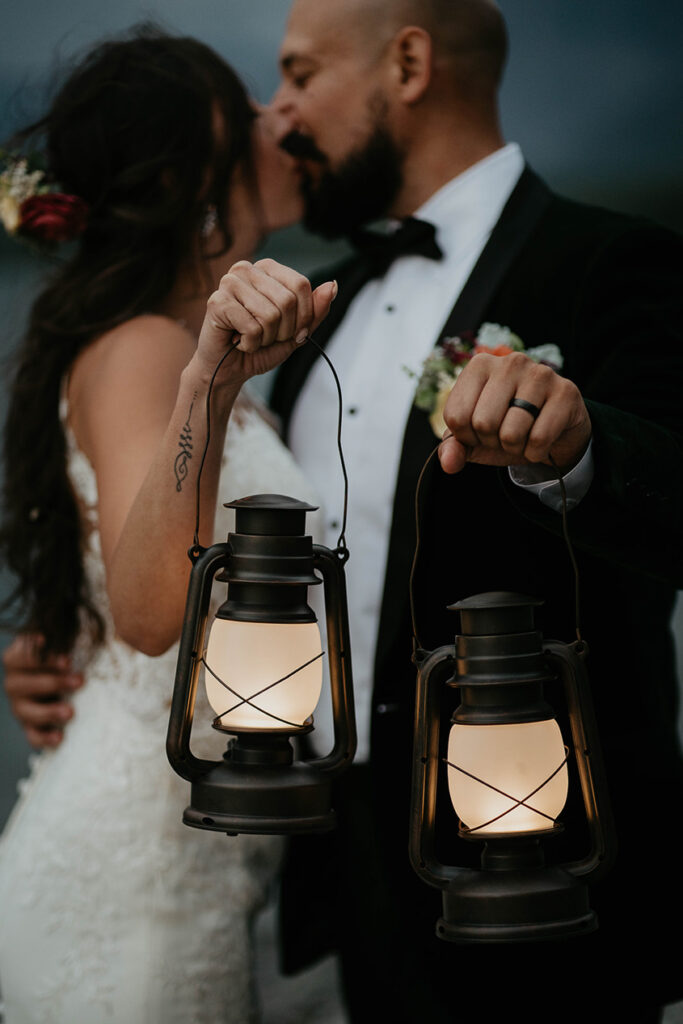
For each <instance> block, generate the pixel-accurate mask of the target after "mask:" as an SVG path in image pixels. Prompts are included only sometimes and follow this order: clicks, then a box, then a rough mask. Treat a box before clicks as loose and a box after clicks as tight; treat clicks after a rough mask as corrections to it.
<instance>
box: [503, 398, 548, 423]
mask: <svg viewBox="0 0 683 1024" xmlns="http://www.w3.org/2000/svg"><path fill="white" fill-rule="evenodd" d="M509 408H510V409H524V412H528V413H529V415H530V416H533V418H534V419H538V417H539V416H540V413H541V410H540V409H539V408H538V406H537V405H534V404H533V402H527V401H526V399H524V398H511V399H510V405H509Z"/></svg>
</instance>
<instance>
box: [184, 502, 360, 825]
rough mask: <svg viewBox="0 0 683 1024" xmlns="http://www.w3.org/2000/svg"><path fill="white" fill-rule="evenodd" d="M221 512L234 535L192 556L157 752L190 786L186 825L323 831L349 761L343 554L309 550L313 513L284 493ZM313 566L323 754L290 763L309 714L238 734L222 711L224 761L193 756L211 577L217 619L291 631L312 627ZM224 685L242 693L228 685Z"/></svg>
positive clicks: (351, 723)
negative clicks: (322, 635) (325, 716)
mask: <svg viewBox="0 0 683 1024" xmlns="http://www.w3.org/2000/svg"><path fill="white" fill-rule="evenodd" d="M226 507H229V508H234V509H235V510H236V528H235V531H234V532H233V533H230V534H229V536H228V540H227V542H226V543H222V544H214V545H213V546H212V547H210V548H207V549H199V550H198V551H197V552H196V556H195V558H194V564H193V567H192V571H191V574H190V581H189V587H188V596H187V604H186V611H185V618H184V622H183V629H182V634H181V638H180V650H179V655H178V663H177V670H176V679H175V686H174V692H173V701H172V706H171V715H170V720H169V727H168V736H167V744H166V749H167V754H168V758H169V761H170V763H171V766H172V768H173V769H174V771H175V772H177V774H179V775H180V776H181V777H182V778H184V779H186V780H187V781H189V782H190V783H191V801H190V805H189V806H188V807H187V808H186V810H185V813H184V815H183V821H184V822H185V824H187V825H190V826H192V827H195V828H202V829H207V830H210V831H222V832H227V833H229V834H237V833H259V834H294V833H307V832H320V831H326V830H328V829H331V828H333V827H334V825H335V813H334V811H333V809H332V806H331V787H332V780H333V779H334V778H335V777H336V776H338V775H339V774H340V773H341V772H343V771H344V770H345V769H346V768H347V767H348V766H349V764H350V763H351V761H352V759H353V755H354V753H355V749H356V727H355V716H354V706H353V686H352V676H351V650H350V642H349V626H348V612H347V606H346V581H345V573H344V563H345V561H346V558H347V556H348V553H347V552H346V550H345V549H339V548H338V549H336V550H334V551H333V550H331V549H329V548H326V547H324V546H322V545H314V544H313V543H312V539H311V537H310V536H306V535H305V532H304V531H305V515H306V512H308V511H312V510H314V508H315V506H311V505H307V504H306V503H304V502H300V501H297V500H296V499H293V498H289V497H287V496H283V495H256V496H252V497H250V498H244V499H240V500H239V501H235V502H229V503H227V504H226ZM316 571H317V572H318V573H320V576H321V577H322V582H323V585H324V594H325V609H326V626H327V644H328V652H329V674H330V688H331V696H332V710H333V715H334V736H335V739H334V746H333V748H332V750H331V751H330V752H329V753H328V754H327V755H325V756H322V757H311V758H308V759H300V760H297V759H295V754H294V748H293V746H292V742H291V741H292V739H293V738H295V737H297V736H300V735H304V734H306V733H309V732H310V731H311V729H312V728H313V724H312V720H311V719H309V720H308V721H307V722H305V723H304V724H303V725H301V726H298V725H296V724H293V723H285V722H283V721H282V720H277V721H275V722H274V727H273V728H272V729H266V728H264V729H253V728H240V729H237V728H233V727H232V726H231V727H229V728H226V727H223V726H222V725H221V724H220V722H219V719H220V717H221V716H219V718H218V719H216V721H215V722H214V726H215V727H216V728H218V729H220V730H221V731H224V732H228V733H229V735H230V736H231V738H230V740H229V742H228V747H227V750H226V752H225V754H224V755H223V759H222V760H221V761H211V760H206V759H202V758H198V757H196V756H195V755H194V754H193V753H192V751H191V748H190V739H191V730H192V722H193V717H194V708H195V701H196V695H197V687H198V684H199V674H200V671H201V668H202V664H204V646H205V633H206V626H207V621H208V616H209V603H210V598H211V590H212V586H213V582H214V578H215V577H216V576H217V575H218V574H220V575H218V580H219V581H223V582H226V583H227V584H228V598H227V600H226V602H225V603H224V604H223V605H222V606H221V608H220V609H219V611H218V613H217V616H218V617H223V618H227V619H233V620H236V621H242V622H266V623H273V622H275V623H293V624H296V623H301V622H314V621H316V618H315V614H314V613H313V612H312V610H311V609H310V608H309V607H308V604H307V602H306V594H307V588H308V586H309V585H312V584H317V583H320V578H319V577H318V576H317V575H316ZM302 667H303V666H302ZM296 671H298V669H297V670H295V672H294V673H292V672H289V673H288V674H287V675H288V676H291V675H293V674H296ZM284 678H285V677H283V679H281V680H277V681H275V685H277V684H278V683H281V682H283V681H284ZM270 685H273V683H272V681H271V684H270ZM229 688H230V689H231V691H232V692H237V693H239V683H238V682H237V681H236V682H235V683H233V682H231V683H230V687H229ZM266 688H268V687H266ZM250 700H251V698H250Z"/></svg>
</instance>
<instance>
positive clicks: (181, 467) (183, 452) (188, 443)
mask: <svg viewBox="0 0 683 1024" xmlns="http://www.w3.org/2000/svg"><path fill="white" fill-rule="evenodd" d="M196 397H197V395H196V394H195V395H193V396H192V403H191V405H190V410H189V412H188V414H187V419H186V420H185V423H184V424H183V428H182V430H181V431H180V436H179V438H178V448H179V449H180V451H179V452H178V454H177V455H176V457H175V462H174V463H173V471H174V473H175V479H176V485H175V489H176V491H182V489H183V483H184V482H185V478H186V477H187V474H188V468H187V464H188V462H189V460H190V459H191V458H192V427H191V426H190V419H191V417H192V409H193V408H194V400H195V398H196Z"/></svg>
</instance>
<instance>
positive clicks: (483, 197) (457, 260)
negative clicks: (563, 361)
mask: <svg viewBox="0 0 683 1024" xmlns="http://www.w3.org/2000/svg"><path fill="white" fill-rule="evenodd" d="M523 168H524V161H523V157H522V154H521V152H520V150H519V147H518V146H517V145H516V144H514V143H511V144H509V145H507V146H505V147H504V148H502V149H500V150H498V151H497V152H496V153H493V154H492V155H491V156H489V157H487V158H486V159H484V160H482V161H481V162H480V163H478V164H476V165H475V166H473V167H471V168H469V169H468V170H467V171H465V172H464V173H463V174H461V175H459V176H458V177H457V178H454V179H453V180H452V181H450V182H448V183H447V184H446V185H444V186H443V187H442V188H441V189H439V191H438V192H436V193H435V194H434V195H433V196H431V197H430V198H429V199H428V201H427V202H426V203H424V205H423V206H422V207H421V208H420V209H419V210H417V211H415V216H416V217H418V218H421V219H423V220H427V221H430V222H431V223H433V224H434V225H435V227H436V239H437V242H438V244H439V245H440V247H441V249H442V251H443V259H442V260H441V261H438V262H437V261H434V260H430V259H428V258H426V257H424V256H412V255H411V256H402V257H400V258H399V259H397V260H396V261H395V262H394V263H393V264H392V265H391V266H390V268H389V269H388V270H387V272H386V274H385V275H384V277H383V278H381V279H378V280H373V281H370V282H369V283H368V284H367V285H365V286H364V287H363V288H362V289H361V291H360V292H359V293H358V295H357V296H356V297H355V298H354V299H353V301H352V303H351V305H350V307H349V309H348V311H347V313H346V316H345V317H344V319H343V321H342V323H341V325H340V326H339V327H338V328H337V330H336V332H335V333H334V335H333V336H332V338H331V339H330V341H329V343H328V345H327V348H326V351H327V354H328V355H329V357H330V359H331V361H332V363H333V364H334V366H335V368H336V370H337V373H338V375H339V379H340V382H341V387H342V393H343V398H344V413H343V427H342V443H343V448H344V455H345V459H346V464H347V469H348V475H349V505H348V525H347V530H346V539H347V544H348V547H349V550H350V552H351V557H350V559H349V562H348V564H347V567H346V570H347V584H348V602H349V617H350V629H351V649H352V657H353V681H354V693H355V701H356V718H357V723H358V753H357V758H358V759H359V760H364V759H367V757H368V755H369V739H370V736H369V734H370V702H371V698H372V687H373V664H374V657H375V647H376V640H377V629H378V624H379V615H380V608H381V602H382V593H383V587H384V576H385V568H386V560H387V552H388V547H389V534H390V529H391V520H392V509H393V499H394V491H395V487H396V479H397V474H398V464H399V459H400V455H401V447H402V441H403V434H404V430H405V424H406V421H407V419H408V416H409V414H410V408H411V405H412V403H413V398H414V393H415V381H414V380H413V379H411V378H410V376H409V374H408V373H407V372H406V371H405V367H408V368H409V369H411V370H413V371H416V372H418V373H419V371H420V369H421V366H422V362H423V360H424V359H425V358H426V357H427V355H428V354H429V352H430V351H431V349H432V348H433V347H434V345H435V344H436V342H437V341H438V340H439V332H440V331H441V329H442V327H443V325H444V324H445V322H446V320H447V318H448V315H449V313H450V311H451V309H452V308H453V306H454V305H455V302H456V300H457V298H458V296H459V294H460V292H461V290H462V288H463V285H464V284H465V282H466V281H467V278H468V277H469V275H470V272H471V271H472V269H473V267H474V265H475V264H476V262H477V260H478V259H479V256H480V255H481V253H482V250H483V248H484V246H485V245H486V242H487V241H488V238H489V236H490V234H491V231H492V230H493V228H494V226H495V224H496V222H497V221H498V219H499V217H500V214H501V212H502V210H503V207H504V206H505V203H506V202H507V200H508V198H509V196H510V194H511V192H512V190H513V189H514V187H515V185H516V183H517V181H518V179H519V177H520V175H521V173H522V170H523ZM479 326H480V325H479V324H472V325H471V327H472V329H473V330H476V329H477V328H478V327H479ZM507 326H510V327H511V328H512V329H513V330H514V324H509V325H507ZM337 410H338V401H337V393H336V389H335V385H334V381H333V379H332V375H331V373H330V370H329V367H328V366H327V364H326V363H325V361H324V360H322V359H319V360H317V362H316V364H315V366H314V368H313V370H312V371H311V373H310V375H309V377H308V380H307V382H306V384H305V386H304V388H303V390H302V392H301V395H300V396H299V399H298V401H297V403H296V405H295V408H294V412H293V415H292V419H291V424H290V435H289V444H290V447H291V449H292V452H293V453H294V456H295V458H296V460H297V462H298V463H299V465H300V466H301V468H302V469H303V470H304V472H305V474H306V476H307V477H308V478H309V479H310V480H312V481H313V482H314V483H315V486H316V489H317V490H318V492H319V493H320V494H321V496H322V500H323V503H324V510H325V536H324V540H323V543H325V544H326V545H327V546H329V547H335V546H336V543H337V538H338V535H339V529H340V520H341V513H342V507H343V480H342V474H341V470H340V467H339V460H338V456H337V451H336V445H335V437H336V424H337ZM435 443H436V441H435ZM515 482H516V483H524V482H525V481H524V479H523V478H518V479H516V480H515ZM532 486H534V487H535V489H539V487H540V489H541V490H543V492H544V493H543V496H542V497H541V500H546V501H547V499H548V498H549V495H548V494H546V493H545V491H546V489H547V486H548V485H547V484H545V485H544V484H540V485H539V484H535V485H532ZM312 589H313V590H315V591H317V590H319V589H322V588H312ZM316 596H317V595H316ZM327 691H328V688H327V687H324V690H323V692H324V694H325V695H327ZM325 704H326V701H325V700H323V702H322V703H321V706H320V707H319V708H318V710H317V711H316V714H315V725H316V730H315V733H314V735H315V736H316V737H317V746H318V747H319V748H320V749H321V750H322V751H323V752H326V751H327V750H328V749H330V747H331V745H332V743H331V735H332V734H331V716H330V712H329V707H326V706H325Z"/></svg>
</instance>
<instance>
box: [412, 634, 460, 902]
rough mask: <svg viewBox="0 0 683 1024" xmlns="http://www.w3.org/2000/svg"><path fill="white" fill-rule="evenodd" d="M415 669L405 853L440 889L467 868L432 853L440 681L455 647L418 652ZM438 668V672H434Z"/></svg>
mask: <svg viewBox="0 0 683 1024" xmlns="http://www.w3.org/2000/svg"><path fill="white" fill-rule="evenodd" d="M413 660H414V661H415V663H416V665H417V667H418V675H417V692H416V696H415V733H414V738H413V776H412V793H411V801H410V836H409V842H408V852H409V856H410V862H411V864H412V866H413V869H414V870H415V871H416V872H417V874H418V875H419V876H420V877H421V878H422V879H423V880H424V881H425V882H427V883H428V884H429V885H433V886H436V887H437V888H441V889H443V888H444V887H445V886H446V885H447V884H448V882H450V881H451V880H452V878H453V874H454V870H457V871H458V873H459V874H464V873H465V872H466V870H467V869H465V868H460V869H454V868H453V867H452V866H446V865H443V864H441V863H440V862H439V860H438V858H437V857H436V855H435V853H434V831H435V821H436V795H437V788H438V787H437V782H438V773H439V766H440V763H441V762H440V758H439V736H440V724H439V723H440V715H439V694H440V689H441V688H440V687H439V685H438V684H439V681H440V680H441V676H442V674H443V675H444V676H445V675H446V669H448V674H449V675H452V674H453V673H452V666H453V665H454V663H455V645H454V644H448V645H446V646H444V647H439V648H438V649H437V650H436V651H432V652H431V653H430V652H428V651H422V650H418V651H417V652H416V653H415V654H414V656H413ZM440 668H441V671H439V672H437V670H438V669H440Z"/></svg>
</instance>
